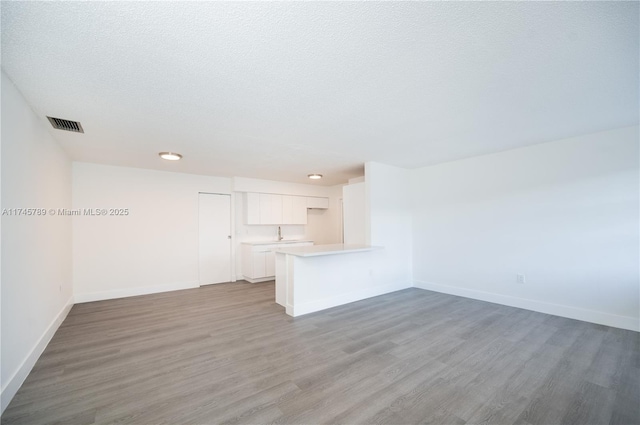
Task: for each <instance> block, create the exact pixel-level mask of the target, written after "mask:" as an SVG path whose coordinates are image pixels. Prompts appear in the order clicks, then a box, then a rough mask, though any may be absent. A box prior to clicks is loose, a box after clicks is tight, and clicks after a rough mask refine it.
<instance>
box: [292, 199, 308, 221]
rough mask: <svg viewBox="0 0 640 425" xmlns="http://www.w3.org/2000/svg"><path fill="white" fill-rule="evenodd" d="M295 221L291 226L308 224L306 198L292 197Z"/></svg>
mask: <svg viewBox="0 0 640 425" xmlns="http://www.w3.org/2000/svg"><path fill="white" fill-rule="evenodd" d="M292 198H293V219H292V220H291V224H307V198H305V197H304V196H292Z"/></svg>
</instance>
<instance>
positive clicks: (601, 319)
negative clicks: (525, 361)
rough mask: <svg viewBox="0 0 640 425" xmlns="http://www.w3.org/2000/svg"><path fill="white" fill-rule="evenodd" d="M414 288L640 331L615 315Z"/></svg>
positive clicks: (452, 289)
mask: <svg viewBox="0 0 640 425" xmlns="http://www.w3.org/2000/svg"><path fill="white" fill-rule="evenodd" d="M413 286H414V287H416V288H420V289H425V290H427V291H434V292H441V293H443V294H449V295H457V296H459V297H465V298H472V299H475V300H480V301H487V302H491V303H496V304H502V305H507V306H509V307H518V308H523V309H525V310H531V311H537V312H539V313H546V314H551V315H554V316H560V317H566V318H568V319H576V320H582V321H583V322H590V323H597V324H599V325H605V326H612V327H614V328H621V329H627V330H630V331H636V332H639V331H640V323H639V321H638V319H637V318H635V317H627V316H618V315H615V314H610V313H603V312H600V311H594V310H586V309H582V308H577V307H571V306H566V305H559V304H551V303H545V302H542V301H536V300H530V299H526V298H518V297H512V296H509V295H501V294H496V293H493V292H484V291H478V290H475V289H467V288H459V287H456V286H451V285H442V284H439V283H432V282H423V281H419V280H417V281H414V283H413Z"/></svg>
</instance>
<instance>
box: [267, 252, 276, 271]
mask: <svg viewBox="0 0 640 425" xmlns="http://www.w3.org/2000/svg"><path fill="white" fill-rule="evenodd" d="M265 254H266V256H265V276H266V277H271V276H275V275H276V253H275V252H273V251H269V252H265Z"/></svg>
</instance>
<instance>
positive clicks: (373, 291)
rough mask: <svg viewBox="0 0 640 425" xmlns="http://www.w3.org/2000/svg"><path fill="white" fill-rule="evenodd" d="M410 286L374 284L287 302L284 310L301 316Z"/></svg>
mask: <svg viewBox="0 0 640 425" xmlns="http://www.w3.org/2000/svg"><path fill="white" fill-rule="evenodd" d="M411 286H412V285H411V282H401V283H391V284H387V285H379V286H374V287H372V288H365V289H361V290H358V291H354V292H348V293H346V294H340V295H338V296H335V297H331V298H325V299H322V300H318V301H311V302H307V303H304V304H296V305H295V306H292V305H290V304H288V305H287V306H286V312H287V314H288V315H289V316H293V317H297V316H302V315H303V314H309V313H315V312H316V311H320V310H326V309H328V308H332V307H337V306H339V305H344V304H349V303H352V302H356V301H360V300H364V299H367V298H371V297H377V296H378V295H384V294H388V293H390V292H395V291H400V290H402V289H407V288H411Z"/></svg>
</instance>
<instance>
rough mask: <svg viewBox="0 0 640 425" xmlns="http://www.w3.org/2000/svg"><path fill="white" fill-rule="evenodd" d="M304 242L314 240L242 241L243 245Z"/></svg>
mask: <svg viewBox="0 0 640 425" xmlns="http://www.w3.org/2000/svg"><path fill="white" fill-rule="evenodd" d="M302 242H311V243H313V241H298V240H291V239H289V240H286V239H285V240H281V241H258V242H242V244H243V245H283V244H288V243H302Z"/></svg>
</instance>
